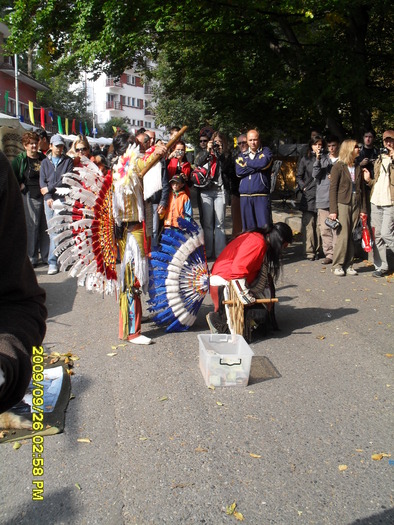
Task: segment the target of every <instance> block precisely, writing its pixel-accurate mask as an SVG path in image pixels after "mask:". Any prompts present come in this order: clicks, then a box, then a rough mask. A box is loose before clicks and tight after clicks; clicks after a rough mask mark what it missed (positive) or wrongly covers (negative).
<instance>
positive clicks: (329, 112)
mask: <svg viewBox="0 0 394 525" xmlns="http://www.w3.org/2000/svg"><path fill="white" fill-rule="evenodd" d="M8 20H9V25H10V27H11V31H12V35H11V38H10V39H9V43H8V45H9V46H10V49H12V50H13V51H23V50H26V49H28V48H30V47H32V46H34V47H35V48H36V49H37V54H38V56H39V57H40V59H41V60H43V61H46V67H47V68H49V69H50V70H51V71H55V72H56V71H67V72H68V75H69V76H73V75H75V76H77V75H78V74H79V73H80V71H90V72H93V73H94V74H96V75H98V74H99V73H101V72H106V73H110V74H112V75H120V74H121V73H122V71H123V70H124V69H126V68H128V67H131V66H132V65H134V64H136V65H137V66H138V67H140V68H141V69H143V70H145V74H146V76H147V78H149V79H152V78H153V79H156V80H158V81H159V84H158V88H157V90H156V104H157V107H156V115H157V120H158V121H159V122H160V123H162V124H165V125H172V124H174V123H176V124H188V125H189V127H190V128H191V129H192V130H197V129H198V128H199V127H201V126H202V125H204V124H206V123H210V124H212V125H213V127H215V128H221V129H223V130H226V131H232V132H237V131H241V130H244V129H246V128H248V127H250V126H258V127H259V128H261V129H262V130H263V132H264V133H266V134H267V136H268V137H271V138H273V137H279V136H283V135H287V136H293V137H294V138H295V140H297V139H299V137H300V136H303V138H305V135H306V134H307V128H308V127H309V126H310V125H312V124H314V125H317V126H320V127H321V128H324V127H325V126H326V127H328V128H329V130H330V131H331V132H336V133H337V134H339V135H340V136H344V135H345V134H352V135H355V136H357V135H360V133H362V131H363V129H364V128H366V127H369V126H371V124H372V125H374V126H376V127H377V128H380V127H382V126H384V125H387V126H388V125H389V126H393V109H392V108H393V50H392V37H391V34H392V27H393V21H394V20H393V11H392V9H391V3H390V2H389V0H376V1H375V2H367V0H320V1H319V2H316V1H315V0H313V1H312V0H277V1H276V2H275V3H274V2H272V1H270V2H269V1H267V0H243V1H241V0H198V1H197V0H184V2H165V3H162V2H161V1H159V0H149V1H147V0H140V2H139V3H134V2H129V1H127V0H121V1H119V0H116V1H115V0H83V1H82V0H75V1H74V2H73V3H69V2H67V1H66V0H45V1H43V0H28V1H26V0H17V1H16V2H15V3H14V5H13V9H12V11H11V12H10V14H9V15H8ZM147 59H148V60H153V61H154V62H155V63H156V64H157V66H156V67H155V68H154V69H153V70H151V69H149V68H148V67H147Z"/></svg>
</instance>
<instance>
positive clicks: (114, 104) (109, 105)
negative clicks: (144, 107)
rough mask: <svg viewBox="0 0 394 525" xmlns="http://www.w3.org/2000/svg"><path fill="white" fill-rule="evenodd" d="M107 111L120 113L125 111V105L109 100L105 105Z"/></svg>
mask: <svg viewBox="0 0 394 525" xmlns="http://www.w3.org/2000/svg"><path fill="white" fill-rule="evenodd" d="M105 109H115V110H116V109H117V110H119V111H122V110H123V104H122V103H121V102H119V101H118V100H107V102H106V103H105Z"/></svg>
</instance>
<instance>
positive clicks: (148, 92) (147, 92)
mask: <svg viewBox="0 0 394 525" xmlns="http://www.w3.org/2000/svg"><path fill="white" fill-rule="evenodd" d="M144 94H145V95H153V86H152V84H149V83H146V84H144Z"/></svg>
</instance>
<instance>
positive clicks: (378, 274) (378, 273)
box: [372, 270, 388, 277]
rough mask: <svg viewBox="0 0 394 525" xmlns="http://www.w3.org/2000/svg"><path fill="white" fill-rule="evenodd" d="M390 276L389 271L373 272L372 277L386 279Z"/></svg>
mask: <svg viewBox="0 0 394 525" xmlns="http://www.w3.org/2000/svg"><path fill="white" fill-rule="evenodd" d="M387 274H388V271H387V270H376V271H374V272H373V274H372V277H384V276H385V275H387Z"/></svg>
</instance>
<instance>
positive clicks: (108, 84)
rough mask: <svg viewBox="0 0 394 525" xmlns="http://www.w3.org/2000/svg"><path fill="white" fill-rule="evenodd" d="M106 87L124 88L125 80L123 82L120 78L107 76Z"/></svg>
mask: <svg viewBox="0 0 394 525" xmlns="http://www.w3.org/2000/svg"><path fill="white" fill-rule="evenodd" d="M105 87H115V88H122V87H123V82H121V81H120V80H114V79H113V78H106V79H105Z"/></svg>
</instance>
